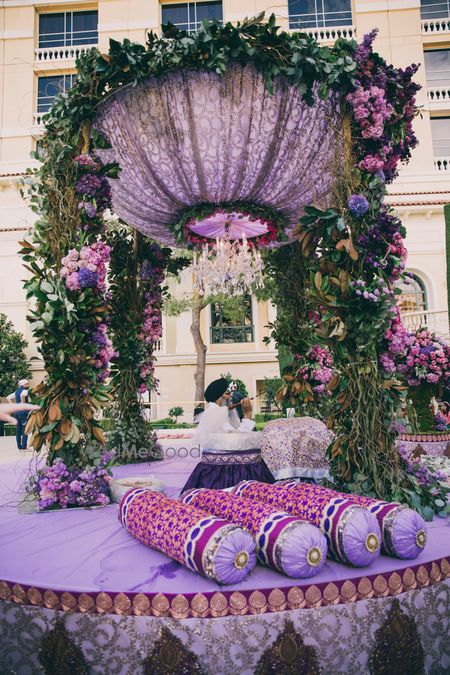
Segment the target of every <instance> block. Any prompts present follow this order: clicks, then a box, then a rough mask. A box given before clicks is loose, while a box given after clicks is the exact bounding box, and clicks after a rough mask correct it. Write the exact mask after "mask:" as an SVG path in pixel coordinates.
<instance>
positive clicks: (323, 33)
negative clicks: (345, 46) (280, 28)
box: [299, 26, 356, 42]
mask: <svg viewBox="0 0 450 675" xmlns="http://www.w3.org/2000/svg"><path fill="white" fill-rule="evenodd" d="M299 30H300V31H302V32H304V33H307V34H308V35H312V37H313V38H314V39H315V40H317V42H335V41H336V40H337V39H338V38H346V39H350V38H354V37H356V26H329V27H327V28H299Z"/></svg>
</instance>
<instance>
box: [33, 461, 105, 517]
mask: <svg viewBox="0 0 450 675" xmlns="http://www.w3.org/2000/svg"><path fill="white" fill-rule="evenodd" d="M112 457H113V454H112V453H109V452H107V453H104V454H103V455H102V457H101V458H100V462H99V465H98V466H93V467H86V468H85V469H80V468H78V467H75V468H72V469H69V468H68V467H67V466H66V464H65V463H64V462H63V461H62V460H61V459H57V460H56V461H55V462H54V463H53V464H52V466H45V467H44V468H43V469H42V470H41V471H39V473H38V475H37V476H36V477H35V478H34V479H33V482H32V485H31V488H30V491H31V493H32V494H34V495H35V496H36V497H37V499H38V508H39V510H40V511H44V510H45V509H49V508H63V509H66V508H68V507H70V506H94V505H106V504H109V502H110V497H109V484H110V480H111V479H110V473H109V471H108V469H107V468H106V467H107V465H108V464H109V463H110V462H111V459H112Z"/></svg>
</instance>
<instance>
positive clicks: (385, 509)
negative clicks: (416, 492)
mask: <svg viewBox="0 0 450 675" xmlns="http://www.w3.org/2000/svg"><path fill="white" fill-rule="evenodd" d="M351 498H352V499H353V498H355V495H351ZM356 503H357V504H362V505H364V506H365V507H366V508H367V509H368V510H369V511H370V512H371V513H373V514H374V516H375V517H376V518H377V520H378V523H379V525H380V528H381V534H382V537H383V552H384V553H386V554H387V555H391V556H395V557H396V558H403V559H404V560H413V559H414V558H417V556H418V555H419V553H421V552H422V551H423V549H424V548H425V545H426V542H427V526H426V523H425V521H424V519H423V518H422V516H421V515H420V514H418V513H417V511H414V509H410V508H409V507H408V506H404V505H402V504H398V503H396V502H382V501H379V500H377V499H371V498H370V497H359V496H358V497H357V501H356Z"/></svg>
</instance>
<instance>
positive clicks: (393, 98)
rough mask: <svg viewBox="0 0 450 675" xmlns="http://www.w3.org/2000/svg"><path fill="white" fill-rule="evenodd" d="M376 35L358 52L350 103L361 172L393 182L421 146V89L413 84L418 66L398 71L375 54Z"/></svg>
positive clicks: (367, 40) (368, 38)
mask: <svg viewBox="0 0 450 675" xmlns="http://www.w3.org/2000/svg"><path fill="white" fill-rule="evenodd" d="M376 34H377V31H372V32H371V33H369V34H368V35H365V36H364V38H363V42H362V44H360V45H359V46H358V47H357V49H356V52H355V60H356V62H357V70H356V73H355V79H356V85H355V89H354V91H353V92H350V93H349V94H348V95H347V103H348V105H349V106H350V110H351V113H352V118H353V123H354V125H355V127H356V130H357V133H356V134H355V137H356V148H355V150H356V155H357V157H358V158H359V163H358V166H359V168H360V170H361V171H363V172H367V173H369V174H376V175H378V176H380V175H381V174H380V172H383V174H382V178H383V180H386V181H387V182H390V181H392V180H393V179H394V178H395V176H396V174H397V166H398V164H399V162H400V161H404V160H406V159H408V158H409V156H410V152H411V149H412V148H414V147H415V146H416V145H417V138H416V136H415V134H414V131H413V128H412V121H413V119H414V116H415V112H416V107H415V95H416V93H417V91H418V90H419V89H420V86H419V85H417V84H416V83H415V82H413V81H412V77H413V75H414V74H415V73H416V72H417V68H418V66H416V65H412V66H409V67H408V68H405V69H404V70H402V69H401V68H398V69H396V68H394V67H393V66H391V65H387V64H386V63H385V62H384V61H383V60H382V59H380V58H379V57H378V55H376V54H374V53H373V50H372V45H373V41H374V39H375V37H376Z"/></svg>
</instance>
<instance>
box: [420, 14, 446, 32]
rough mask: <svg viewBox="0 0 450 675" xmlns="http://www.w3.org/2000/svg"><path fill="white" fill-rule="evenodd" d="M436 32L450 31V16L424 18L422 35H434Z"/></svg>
mask: <svg viewBox="0 0 450 675" xmlns="http://www.w3.org/2000/svg"><path fill="white" fill-rule="evenodd" d="M436 33H439V34H442V33H450V18H443V19H423V21H422V35H434V34H436Z"/></svg>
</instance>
